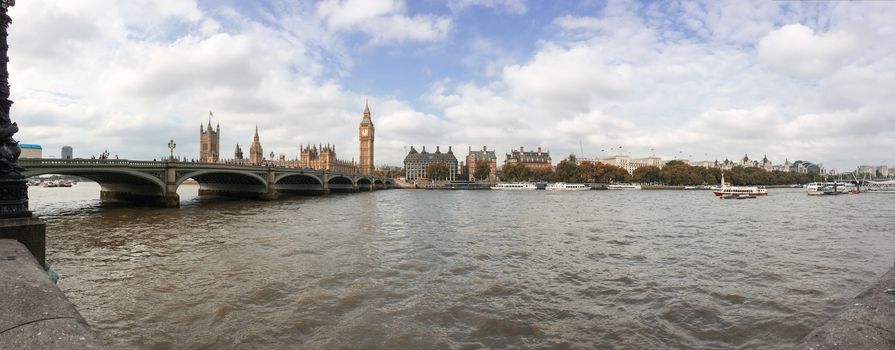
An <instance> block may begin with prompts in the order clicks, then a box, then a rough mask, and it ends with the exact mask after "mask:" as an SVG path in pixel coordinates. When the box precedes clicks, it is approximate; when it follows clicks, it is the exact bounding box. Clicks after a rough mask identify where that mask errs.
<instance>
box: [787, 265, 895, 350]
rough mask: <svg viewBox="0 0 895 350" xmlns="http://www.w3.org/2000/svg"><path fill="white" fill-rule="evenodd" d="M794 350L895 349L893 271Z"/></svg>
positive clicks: (894, 270) (894, 282) (894, 281)
mask: <svg viewBox="0 0 895 350" xmlns="http://www.w3.org/2000/svg"><path fill="white" fill-rule="evenodd" d="M795 349H812V350H823V349H862V350H872V349H895V267H893V268H892V269H890V270H889V272H887V273H886V274H885V275H883V277H881V278H880V279H879V281H877V283H876V284H874V285H873V286H872V287H870V289H867V290H866V291H864V292H863V293H861V294H859V295H858V296H857V297H855V299H854V300H853V301H852V302H851V303H850V305H849V306H848V307H847V308H846V309H845V310H843V311H841V312H839V313H838V314H836V315H835V316H833V318H831V319H830V320H829V321H827V322H826V323H824V324H823V325H822V326H820V327H819V328H817V329H815V330H814V331H813V332H811V333H810V334H808V336H806V337H805V338H803V339H802V341H801V342H799V344H798V345H796V346H795Z"/></svg>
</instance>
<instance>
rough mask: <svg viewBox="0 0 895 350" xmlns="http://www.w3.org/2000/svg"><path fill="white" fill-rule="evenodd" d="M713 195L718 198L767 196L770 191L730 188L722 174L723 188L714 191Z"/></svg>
mask: <svg viewBox="0 0 895 350" xmlns="http://www.w3.org/2000/svg"><path fill="white" fill-rule="evenodd" d="M712 193H714V194H715V195H716V196H724V195H736V196H767V195H768V190H767V189H766V188H764V187H758V186H729V185H727V184H726V183H724V173H721V187H720V188H718V189H716V190H713V191H712Z"/></svg>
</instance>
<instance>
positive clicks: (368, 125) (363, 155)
mask: <svg viewBox="0 0 895 350" xmlns="http://www.w3.org/2000/svg"><path fill="white" fill-rule="evenodd" d="M373 133H374V130H373V120H372V119H371V118H370V104H369V103H365V104H364V119H362V120H361V122H360V127H358V139H359V140H360V166H359V167H358V168H359V169H358V170H359V171H360V173H361V174H365V175H373Z"/></svg>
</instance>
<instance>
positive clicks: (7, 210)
mask: <svg viewBox="0 0 895 350" xmlns="http://www.w3.org/2000/svg"><path fill="white" fill-rule="evenodd" d="M15 4H16V2H15V0H0V218H16V217H29V216H31V211H29V210H28V184H27V183H25V177H24V176H22V171H23V170H25V169H22V167H20V166H19V165H18V160H19V155H20V154H21V153H22V149H21V148H19V142H18V141H16V140H15V139H13V135H15V133H17V132H18V131H19V126H18V125H17V124H16V123H13V122H12V120H10V118H9V108H10V107H11V106H12V101H10V100H9V69H8V63H9V56H7V52H8V51H9V45H7V41H6V37H7V36H8V31H7V27H8V26H9V24H10V23H12V19H11V18H9V15H8V14H7V10H9V8H10V7H12V6H14V5H15ZM41 249H42V248H41ZM41 254H42V253H41ZM42 257H43V255H41V257H40V259H38V260H41V263H43V259H42Z"/></svg>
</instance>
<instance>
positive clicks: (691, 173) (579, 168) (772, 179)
mask: <svg viewBox="0 0 895 350" xmlns="http://www.w3.org/2000/svg"><path fill="white" fill-rule="evenodd" d="M474 169H475V170H474V174H475V178H476V179H486V178H488V176H489V175H490V174H491V168H490V166H489V164H488V162H485V161H481V162H476V165H475V168H474ZM426 170H427V171H426V172H427V174H428V175H429V178H431V179H434V180H445V179H447V178H448V176H449V175H450V170H449V168H448V166H447V164H445V163H444V162H436V163H431V164H429V166H428V167H427V169H426ZM500 170H501V171H500V179H501V180H502V181H531V182H540V181H543V182H570V183H617V182H638V183H642V184H651V185H668V186H684V185H718V184H720V183H721V172H722V170H721V169H719V168H705V167H701V166H692V165H689V164H687V163H684V162H682V161H679V160H673V161H670V162H668V163H666V164H665V166H664V167H662V168H659V167H656V166H643V167H639V168H637V169H636V170H634V173H633V174H631V173H628V171H627V170H625V169H624V168H622V167H618V166H615V165H611V164H606V163H602V162H590V161H582V162H578V161H576V160H575V159H574V158H569V159H564V160H562V161H560V162H559V164H557V165H556V167H555V168H550V167H545V168H539V169H531V168H529V167H527V166H525V164H522V163H507V164H504V165H503V166H502V167H501V168H500ZM724 180H725V181H726V182H727V183H728V184H731V185H741V186H750V185H790V184H805V183H808V182H812V181H823V179H822V178H821V177H820V176H819V175H816V174H802V173H799V172H784V171H777V170H774V171H767V170H765V169H763V168H754V167H748V168H747V167H741V166H736V167H733V168H732V169H728V170H724Z"/></svg>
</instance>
